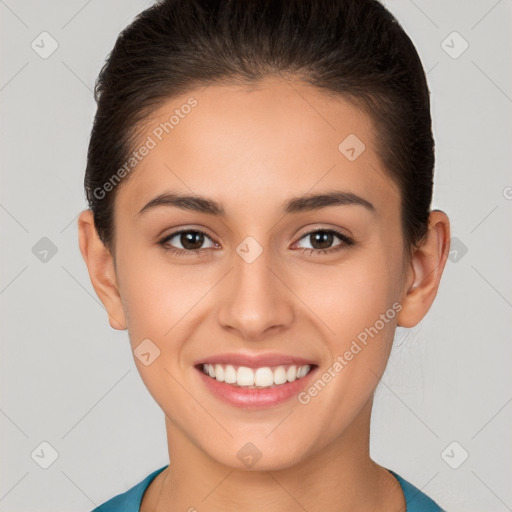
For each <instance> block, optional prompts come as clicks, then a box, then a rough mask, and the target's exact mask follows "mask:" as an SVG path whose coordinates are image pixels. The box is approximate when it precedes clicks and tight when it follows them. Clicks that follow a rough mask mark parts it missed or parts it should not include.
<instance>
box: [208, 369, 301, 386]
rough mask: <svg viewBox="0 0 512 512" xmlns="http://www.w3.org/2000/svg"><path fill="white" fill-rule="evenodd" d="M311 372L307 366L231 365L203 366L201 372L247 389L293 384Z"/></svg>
mask: <svg viewBox="0 0 512 512" xmlns="http://www.w3.org/2000/svg"><path fill="white" fill-rule="evenodd" d="M310 370H311V366H310V365H309V364H306V365H303V366H297V365H290V366H288V367H285V366H277V367H270V366H264V367H261V368H256V369H253V368H248V367H247V366H238V367H235V366H233V365H231V364H227V365H222V364H203V372H204V373H205V374H206V375H209V376H210V377H212V378H213V379H215V380H217V381H219V382H226V383H227V384H234V385H236V386H240V387H248V388H269V387H274V386H279V385H280V384H285V383H286V382H293V381H295V380H297V379H301V378H302V377H304V376H306V375H307V374H308V373H309V371H310Z"/></svg>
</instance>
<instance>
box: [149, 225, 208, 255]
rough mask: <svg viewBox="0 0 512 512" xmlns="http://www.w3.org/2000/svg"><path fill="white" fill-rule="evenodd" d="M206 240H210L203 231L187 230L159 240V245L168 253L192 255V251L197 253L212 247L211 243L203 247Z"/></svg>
mask: <svg viewBox="0 0 512 512" xmlns="http://www.w3.org/2000/svg"><path fill="white" fill-rule="evenodd" d="M206 239H208V240H211V238H210V237H209V236H208V235H207V234H206V233H204V232H203V231H200V230H197V229H188V230H181V231H176V232H175V233H171V234H170V235H168V236H166V237H165V238H163V239H162V240H160V242H159V244H160V245H162V246H163V247H164V248H165V249H166V250H169V251H173V252H177V253H187V252H189V253H193V252H194V251H195V252H198V251H202V250H203V249H208V248H211V247H213V246H214V244H213V243H212V244H211V245H210V246H209V247H203V244H204V243H205V241H206ZM172 240H174V242H173V243H171V241H172Z"/></svg>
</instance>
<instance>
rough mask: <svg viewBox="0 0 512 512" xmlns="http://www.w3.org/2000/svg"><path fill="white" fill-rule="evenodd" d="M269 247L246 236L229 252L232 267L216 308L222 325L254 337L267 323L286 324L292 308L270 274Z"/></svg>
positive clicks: (282, 288)
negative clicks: (231, 253) (231, 258)
mask: <svg viewBox="0 0 512 512" xmlns="http://www.w3.org/2000/svg"><path fill="white" fill-rule="evenodd" d="M273 267H275V262H274V261H273V255H272V251H271V250H270V249H268V248H264V247H263V246H262V245H260V244H259V243H258V242H257V241H256V240H255V239H254V238H253V237H247V238H246V239H244V240H243V241H242V242H241V243H240V244H239V246H238V247H237V248H236V253H235V252H234V253H233V269H232V271H231V272H230V279H229V280H228V283H227V288H228V289H227V291H226V294H225V295H224V299H223V301H222V303H221V304H220V306H219V309H218V320H219V322H220V324H221V325H222V326H223V327H225V328H232V329H236V330H237V331H239V333H240V334H241V335H242V336H243V337H244V338H247V339H249V338H258V337H260V336H261V335H262V334H263V333H264V332H265V331H266V330H268V329H269V328H271V327H277V326H280V327H283V326H286V325H289V323H290V322H291V321H292V319H293V308H292V304H291V303H290V296H289V294H286V287H284V286H283V284H282V283H281V282H280V280H279V279H277V278H276V276H275V275H274V273H275V270H271V269H272V268H273Z"/></svg>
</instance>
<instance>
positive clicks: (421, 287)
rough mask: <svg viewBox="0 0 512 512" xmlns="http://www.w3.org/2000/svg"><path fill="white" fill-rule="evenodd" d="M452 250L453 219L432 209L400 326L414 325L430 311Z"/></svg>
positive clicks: (414, 258)
mask: <svg viewBox="0 0 512 512" xmlns="http://www.w3.org/2000/svg"><path fill="white" fill-rule="evenodd" d="M449 250H450V221H449V220H448V217H447V215H446V214H445V213H444V212H442V211H440V210H434V211H432V212H431V213H430V217H429V226H428V231H427V235H426V237H425V239H424V241H423V242H422V244H421V245H420V247H417V248H414V250H413V254H412V260H411V264H410V271H409V275H408V279H407V281H406V285H405V287H404V295H403V299H402V302H401V304H402V310H401V311H400V314H399V315H398V325H399V326H400V327H414V326H415V325H416V324H418V323H419V322H420V320H421V319H422V318H423V317H424V316H425V315H426V314H427V312H428V310H429V309H430V306H431V305H432V303H433V301H434V298H435V296H436V294H437V290H438V288H439V283H440V281H441V276H442V274H443V270H444V267H445V264H446V260H447V258H448V254H449Z"/></svg>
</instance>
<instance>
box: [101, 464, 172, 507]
mask: <svg viewBox="0 0 512 512" xmlns="http://www.w3.org/2000/svg"><path fill="white" fill-rule="evenodd" d="M166 467H167V466H163V467H161V468H160V469H157V470H156V471H153V473H151V474H149V475H148V476H147V477H146V478H144V480H142V482H139V483H138V484H137V485H134V486H133V487H132V488H131V489H128V490H127V491H126V492H123V493H121V494H118V495H117V496H114V497H113V498H111V499H109V500H108V501H106V502H105V503H103V504H101V505H100V506H99V507H96V508H95V509H94V510H92V511H91V512H119V511H120V510H122V511H123V512H139V509H140V504H141V502H142V496H143V495H144V492H145V491H146V489H147V488H148V487H149V484H150V483H151V482H152V481H153V480H154V479H155V477H156V476H157V475H158V474H159V473H161V472H162V471H163V470H164V469H165V468H166Z"/></svg>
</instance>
